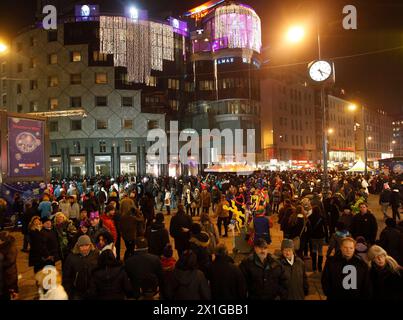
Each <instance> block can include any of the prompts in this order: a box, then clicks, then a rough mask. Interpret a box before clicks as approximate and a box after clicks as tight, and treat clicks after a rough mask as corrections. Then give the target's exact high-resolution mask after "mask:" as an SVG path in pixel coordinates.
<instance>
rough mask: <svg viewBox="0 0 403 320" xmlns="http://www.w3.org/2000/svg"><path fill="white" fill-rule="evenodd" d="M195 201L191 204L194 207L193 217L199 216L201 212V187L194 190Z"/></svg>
mask: <svg viewBox="0 0 403 320" xmlns="http://www.w3.org/2000/svg"><path fill="white" fill-rule="evenodd" d="M192 195H193V201H192V204H191V208H192V217H193V216H195V215H196V216H199V214H200V205H201V197H200V195H201V194H200V190H199V188H195V190H194V192H193V194H192Z"/></svg>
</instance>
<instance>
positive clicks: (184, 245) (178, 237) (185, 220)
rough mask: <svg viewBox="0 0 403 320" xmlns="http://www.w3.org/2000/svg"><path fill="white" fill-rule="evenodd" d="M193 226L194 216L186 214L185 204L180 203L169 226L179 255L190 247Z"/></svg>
mask: <svg viewBox="0 0 403 320" xmlns="http://www.w3.org/2000/svg"><path fill="white" fill-rule="evenodd" d="M191 226H192V218H191V217H190V216H189V215H187V214H185V211H184V210H183V206H182V205H181V204H180V205H178V212H177V213H176V215H175V216H173V217H172V219H171V223H170V226H169V233H170V235H171V237H172V238H174V241H175V249H176V250H177V251H178V256H181V254H182V252H183V251H185V250H186V249H189V240H190V233H189V231H190V228H191Z"/></svg>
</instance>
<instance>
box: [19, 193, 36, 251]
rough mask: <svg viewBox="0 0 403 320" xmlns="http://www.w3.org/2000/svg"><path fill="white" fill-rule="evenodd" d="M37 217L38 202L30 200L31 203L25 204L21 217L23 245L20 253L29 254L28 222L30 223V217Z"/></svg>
mask: <svg viewBox="0 0 403 320" xmlns="http://www.w3.org/2000/svg"><path fill="white" fill-rule="evenodd" d="M37 215H38V201H37V200H35V199H34V200H32V202H27V203H26V204H25V211H24V214H23V216H22V219H21V222H22V229H21V231H22V234H23V235H24V240H23V245H22V250H21V251H22V252H29V251H28V245H29V230H28V226H29V222H30V221H31V219H32V217H34V216H37Z"/></svg>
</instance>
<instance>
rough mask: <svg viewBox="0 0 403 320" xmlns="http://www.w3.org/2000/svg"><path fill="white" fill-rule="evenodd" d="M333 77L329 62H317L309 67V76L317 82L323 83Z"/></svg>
mask: <svg viewBox="0 0 403 320" xmlns="http://www.w3.org/2000/svg"><path fill="white" fill-rule="evenodd" d="M331 75H332V66H331V64H330V63H329V62H327V61H316V62H314V63H313V64H312V65H311V66H310V67H309V76H310V77H311V79H312V80H314V81H316V82H322V81H325V80H327V79H329V78H330V76H331Z"/></svg>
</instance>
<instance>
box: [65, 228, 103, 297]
mask: <svg viewBox="0 0 403 320" xmlns="http://www.w3.org/2000/svg"><path fill="white" fill-rule="evenodd" d="M98 256H99V253H98V250H96V249H95V247H94V245H93V244H92V242H91V239H90V237H89V236H87V235H84V236H81V237H80V238H78V241H77V243H76V245H75V247H74V249H73V251H72V254H70V255H69V256H68V257H67V259H66V262H65V263H64V267H63V281H62V285H63V287H64V289H65V290H66V292H67V294H68V296H69V299H70V300H86V299H89V298H90V297H89V295H88V294H89V288H90V285H91V277H92V271H93V270H94V269H95V268H96V267H97V262H98Z"/></svg>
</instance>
